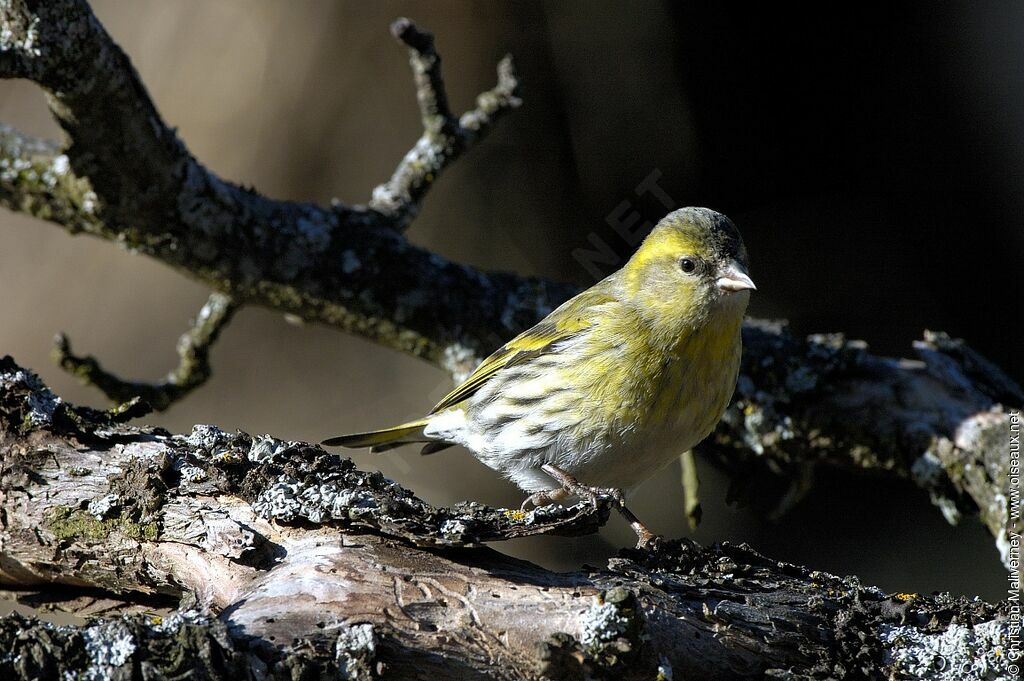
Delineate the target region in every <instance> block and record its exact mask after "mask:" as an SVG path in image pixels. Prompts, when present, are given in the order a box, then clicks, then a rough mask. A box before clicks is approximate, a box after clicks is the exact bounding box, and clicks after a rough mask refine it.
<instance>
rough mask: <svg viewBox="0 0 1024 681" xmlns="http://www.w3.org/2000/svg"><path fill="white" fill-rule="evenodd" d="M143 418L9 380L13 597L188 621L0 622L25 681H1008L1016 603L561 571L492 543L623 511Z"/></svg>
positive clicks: (787, 581) (788, 573) (2, 507)
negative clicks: (446, 490) (476, 495)
mask: <svg viewBox="0 0 1024 681" xmlns="http://www.w3.org/2000/svg"><path fill="white" fill-rule="evenodd" d="M122 420H123V415H121V414H116V413H109V412H97V411H94V410H89V409H82V408H76V407H73V406H70V405H68V404H67V403H65V402H62V401H61V400H60V399H59V398H57V397H56V396H55V395H53V394H52V393H51V392H50V391H49V390H47V389H46V388H45V386H43V385H42V384H41V382H40V381H39V379H38V378H37V377H35V376H34V375H33V374H31V373H30V372H27V371H25V370H23V369H21V368H20V367H18V366H17V365H16V364H15V363H14V362H13V360H11V359H10V358H4V359H3V360H0V451H2V452H3V461H4V465H3V470H2V476H3V477H2V480H0V489H2V490H3V492H2V496H0V553H2V562H0V583H2V584H3V585H5V586H6V587H8V588H15V587H16V588H20V589H40V588H52V586H53V585H58V584H59V585H65V588H66V589H68V590H69V591H70V592H71V593H73V592H74V590H76V589H80V590H83V591H84V592H85V593H86V594H91V593H95V590H96V589H101V590H103V591H106V592H112V593H114V594H118V595H119V596H118V597H119V598H122V599H124V600H127V601H131V600H133V599H139V598H141V599H143V600H145V601H146V602H148V603H150V604H159V603H164V604H170V603H174V602H176V601H179V600H180V601H182V607H181V609H179V610H178V611H177V612H175V613H174V614H173V615H171V616H168V617H155V616H152V615H146V614H132V615H124V616H122V617H112V618H105V619H98V620H94V621H91V622H90V623H89V624H88V625H85V626H82V627H55V626H53V625H49V624H46V623H44V622H41V621H38V620H32V619H27V618H23V617H20V616H17V615H14V616H10V617H7V618H5V619H3V620H0V670H2V671H4V672H7V673H8V674H11V675H13V677H14V678H24V679H30V678H58V677H60V676H62V675H66V674H70V675H82V676H83V677H85V678H162V677H170V676H175V675H180V674H184V673H193V674H201V675H204V676H205V677H207V678H213V679H222V678H223V679H227V678H268V677H269V678H317V677H328V678H374V677H376V676H380V675H386V676H389V677H392V678H432V679H442V678H443V679H447V678H456V679H464V678H484V677H486V678H503V679H525V678H542V677H543V678H551V679H570V678H578V679H582V678H615V679H622V678H625V679H634V678H635V679H641V678H644V679H652V678H679V679H684V678H702V679H735V678H764V677H766V676H771V677H773V678H788V679H798V678H869V677H878V676H886V675H891V676H892V677H893V678H900V677H902V676H904V675H907V676H911V677H913V676H915V675H919V674H920V673H921V672H922V671H924V670H931V671H932V672H936V673H938V672H939V671H940V670H943V669H955V670H960V671H958V675H957V676H948V675H947V676H946V677H945V678H958V679H969V678H979V679H980V678H1008V677H1007V676H1006V675H1007V674H1008V670H1009V666H1010V662H1009V661H1008V656H1007V654H1006V651H1007V649H1008V648H1007V646H1008V637H1009V635H1010V630H1009V627H1010V620H1009V615H1008V613H1009V607H1010V604H1009V603H1008V602H1003V603H997V604H988V603H983V602H981V601H979V600H977V599H974V600H969V599H966V598H957V597H952V596H950V595H948V594H939V595H934V596H919V595H916V594H885V593H882V592H881V591H880V590H878V589H877V588H874V587H867V586H864V585H862V584H860V583H859V582H858V580H857V579H856V578H853V577H845V578H842V577H837V576H834V575H830V574H826V573H823V572H818V571H814V570H811V569H809V568H805V567H800V566H796V565H790V564H787V563H782V562H778V561H775V560H771V559H769V558H766V557H764V556H762V555H760V554H758V553H757V552H756V551H754V550H753V549H751V548H750V547H748V546H745V545H739V546H736V545H731V544H724V543H723V544H718V545H715V546H711V547H702V546H699V545H697V544H696V543H694V542H692V541H688V540H678V541H672V542H668V543H667V544H666V545H665V546H664V547H662V548H660V549H658V550H657V551H655V552H651V551H637V550H625V551H622V552H621V553H620V555H619V557H617V558H615V559H613V560H611V561H610V562H609V565H608V566H607V567H605V568H603V569H598V568H585V569H583V570H580V571H578V572H574V573H564V574H558V573H552V572H549V571H546V570H544V569H541V568H539V567H537V566H535V565H531V564H529V563H525V562H523V561H519V560H516V559H512V558H509V557H507V556H503V555H501V554H499V553H497V552H495V551H493V550H491V549H489V548H485V547H482V546H480V545H481V544H482V543H484V542H491V541H499V540H511V539H514V538H515V537H517V536H522V535H524V534H530V533H536V532H548V533H552V532H555V533H564V534H578V533H583V532H591V531H594V530H595V529H596V528H597V527H598V525H600V524H601V523H603V522H604V521H605V520H606V519H607V517H608V509H607V508H605V507H601V508H597V509H595V508H592V507H590V506H587V505H580V506H576V507H573V508H569V509H562V508H561V507H555V508H553V509H541V510H537V511H532V512H530V513H527V514H522V513H521V512H518V511H505V510H502V509H490V508H487V507H483V506H480V505H477V504H464V505H461V506H457V507H454V508H435V507H432V506H430V505H429V504H426V503H425V502H423V501H421V500H419V499H418V498H416V497H415V496H414V495H413V494H412V493H411V492H409V491H408V490H405V489H403V488H402V487H400V486H399V485H397V484H395V483H393V482H390V481H388V480H385V479H384V478H383V477H382V476H381V475H380V474H379V473H366V472H362V471H359V470H357V469H356V468H355V467H354V466H353V465H352V463H351V461H349V460H348V459H343V458H340V457H337V456H335V455H332V454H329V453H326V452H324V451H322V450H320V449H319V448H318V447H315V446H311V445H308V444H306V443H301V442H283V441H280V440H276V439H274V438H272V437H270V436H260V437H252V436H249V435H247V434H244V433H233V434H231V433H225V432H223V431H221V430H219V429H217V428H215V427H212V426H196V427H195V428H194V429H193V431H192V433H190V434H189V435H172V434H170V433H167V432H164V431H162V430H160V429H154V428H138V427H130V426H126V425H124V424H123V423H121V421H122ZM30 597H31V596H30ZM90 602H91V601H90ZM659 674H660V675H661V676H660V677H659ZM936 678H943V677H942V675H941V674H939V676H937V677H936Z"/></svg>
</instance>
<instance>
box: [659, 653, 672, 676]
mask: <svg viewBox="0 0 1024 681" xmlns="http://www.w3.org/2000/svg"><path fill="white" fill-rule="evenodd" d="M655 681H672V663H671V662H669V661H668V658H667V657H665V656H664V655H662V656H661V659H660V661H659V662H658V675H657V676H656V677H655Z"/></svg>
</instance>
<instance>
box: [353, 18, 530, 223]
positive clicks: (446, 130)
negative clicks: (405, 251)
mask: <svg viewBox="0 0 1024 681" xmlns="http://www.w3.org/2000/svg"><path fill="white" fill-rule="evenodd" d="M391 33H392V35H394V36H395V38H397V39H398V40H400V41H401V42H403V43H404V44H405V45H407V46H408V48H409V64H410V65H411V66H412V71H413V76H414V77H415V80H416V99H417V101H418V102H419V107H420V119H421V120H422V121H423V136H422V137H421V138H420V139H419V141H418V142H417V143H416V146H415V147H413V148H412V150H410V151H409V153H408V154H406V155H405V158H403V159H402V162H401V163H400V164H399V165H398V168H397V169H396V170H395V172H394V174H393V175H392V176H391V179H390V180H389V181H388V182H387V183H385V184H382V185H379V186H378V187H377V188H376V189H374V190H373V198H372V199H371V201H370V208H372V209H373V210H376V211H379V212H380V213H382V214H383V215H386V216H387V217H389V218H390V219H391V220H392V221H393V224H394V227H395V228H396V229H399V230H401V229H404V228H405V227H406V226H408V224H409V223H410V222H412V220H413V218H415V217H416V213H417V211H418V209H419V204H420V201H421V200H422V198H423V195H424V194H426V192H427V190H428V189H429V188H430V186H431V185H432V184H433V182H434V181H435V180H436V179H437V177H438V175H439V174H440V173H441V171H442V170H443V169H444V168H445V167H446V166H447V165H449V164H450V163H451V162H452V161H454V160H455V159H456V158H458V157H459V156H460V155H461V154H462V152H463V151H464V150H465V149H467V148H468V147H469V146H470V145H472V144H473V143H474V142H476V141H477V140H478V139H479V138H480V137H482V136H483V135H484V134H485V133H486V132H487V131H488V129H489V128H490V126H491V125H492V124H493V123H494V121H495V120H496V119H497V118H498V117H499V116H500V115H501V114H503V113H505V112H507V111H509V110H511V109H514V108H516V107H518V106H519V105H520V103H521V102H520V99H519V96H518V91H519V82H518V80H517V78H516V75H515V70H514V68H513V65H512V57H511V56H506V57H505V58H504V59H502V60H501V62H500V63H499V64H498V84H497V85H496V86H495V87H494V88H493V89H492V90H488V91H487V92H484V93H483V94H481V95H480V96H479V97H478V98H477V106H476V108H475V109H473V110H471V111H467V112H466V113H465V114H463V115H462V118H461V119H460V118H458V117H456V116H455V115H454V114H452V112H451V109H449V108H448V95H447V93H446V92H445V88H444V80H442V78H441V55H439V54H438V53H437V50H436V49H434V36H433V35H431V34H430V33H427V32H425V31H421V30H419V29H418V28H417V27H416V25H415V24H413V23H412V22H411V21H409V20H408V19H404V18H403V19H399V20H397V21H396V22H394V23H393V24H392V25H391Z"/></svg>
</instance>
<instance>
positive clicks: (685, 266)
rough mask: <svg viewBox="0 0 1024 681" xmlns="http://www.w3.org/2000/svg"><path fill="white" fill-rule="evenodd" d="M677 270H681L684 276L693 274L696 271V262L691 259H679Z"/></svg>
mask: <svg viewBox="0 0 1024 681" xmlns="http://www.w3.org/2000/svg"><path fill="white" fill-rule="evenodd" d="M679 269H681V270H682V271H683V272H685V273H686V274H693V273H694V272H696V271H697V261H696V260H694V259H693V258H680V259H679Z"/></svg>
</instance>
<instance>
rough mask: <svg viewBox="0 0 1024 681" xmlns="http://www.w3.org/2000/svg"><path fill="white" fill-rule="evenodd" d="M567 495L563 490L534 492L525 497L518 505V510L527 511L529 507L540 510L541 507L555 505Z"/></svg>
mask: <svg viewBox="0 0 1024 681" xmlns="http://www.w3.org/2000/svg"><path fill="white" fill-rule="evenodd" d="M568 496H569V493H568V492H566V491H565V490H564V489H552V490H543V491H541V492H534V493H533V494H531V495H530V496H528V497H526V500H525V501H524V502H523V503H522V505H520V507H519V510H521V511H528V510H530V508H531V507H533V508H540V507H541V506H548V505H550V504H556V503H558V502H560V501H562V500H563V499H565V498H566V497H568Z"/></svg>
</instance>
